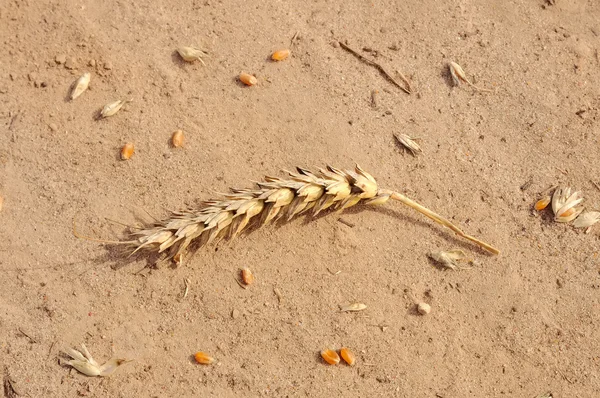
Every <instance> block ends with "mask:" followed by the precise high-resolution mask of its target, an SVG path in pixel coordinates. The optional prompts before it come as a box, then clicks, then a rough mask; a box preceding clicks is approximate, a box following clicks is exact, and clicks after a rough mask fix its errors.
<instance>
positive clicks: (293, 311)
mask: <svg viewBox="0 0 600 398" xmlns="http://www.w3.org/2000/svg"><path fill="white" fill-rule="evenodd" d="M296 33H298V35H297V38H296V40H295V41H294V43H293V44H290V41H291V39H292V37H293V36H294V35H295V34H296ZM337 41H343V42H347V43H348V44H349V45H350V46H351V47H352V48H354V49H356V50H357V51H358V52H359V53H360V54H362V55H364V56H365V57H367V58H369V59H372V60H375V61H376V62H378V63H380V64H381V65H383V66H385V68H386V69H387V70H388V71H389V72H390V73H391V74H392V75H393V76H395V77H397V76H398V75H397V74H396V71H400V72H402V73H403V74H404V75H406V77H408V78H409V79H410V81H411V82H412V86H413V88H414V93H413V94H412V95H408V94H406V93H404V92H403V91H401V90H400V89H399V88H397V87H395V86H394V85H393V84H391V83H390V82H389V81H388V80H386V79H385V78H384V77H383V76H382V75H381V74H380V73H379V72H378V71H377V70H376V69H374V68H373V67H371V66H369V65H367V64H365V63H362V62H361V61H360V60H358V59H357V58H356V57H354V56H353V55H351V54H349V53H348V52H346V51H344V50H343V49H342V48H340V47H339V46H337V45H335V44H336V42H337ZM0 42H1V46H2V50H1V55H0V196H2V197H3V198H4V203H3V206H2V210H1V211H0V275H1V276H0V278H1V281H2V286H1V287H0V372H3V373H4V374H3V377H4V378H5V380H8V378H10V379H11V380H12V381H13V382H12V384H13V386H14V388H15V389H16V390H17V392H18V393H20V396H24V397H75V396H94V397H107V396H111V397H134V396H135V397H176V396H200V395H202V396H213V397H234V396H235V397H254V396H273V397H301V396H310V397H324V396H328V397H331V396H338V395H339V396H345V397H349V396H354V397H366V396H371V397H375V396H376V397H411V398H414V397H432V398H454V397H455V398H461V397H532V398H535V397H538V396H539V395H541V394H543V393H545V392H548V391H550V392H552V393H553V397H565V398H566V397H594V396H599V395H600V377H599V376H600V375H599V372H598V366H599V360H600V343H599V342H600V331H599V330H600V320H599V310H600V306H599V304H600V303H599V294H600V290H599V289H600V278H599V276H600V275H599V271H600V264H599V261H600V260H599V258H598V252H599V251H600V247H599V246H600V240H599V236H600V235H599V234H600V227H598V225H596V227H595V229H594V228H593V229H592V230H591V232H590V233H589V234H585V233H583V231H578V230H575V229H574V228H573V227H572V226H570V225H564V224H558V223H555V222H553V220H552V215H551V212H541V213H539V212H535V211H533V210H532V205H533V203H535V201H536V200H537V199H539V195H540V193H541V192H543V191H544V190H545V189H547V188H548V187H550V186H552V185H568V186H573V187H575V188H577V189H580V190H582V191H583V192H584V195H585V197H586V200H585V202H584V204H585V205H586V207H587V208H589V209H596V210H597V209H598V208H599V207H600V190H599V189H598V188H597V185H594V183H596V184H598V183H600V162H599V161H598V159H600V145H599V132H600V130H599V129H600V128H599V118H600V90H599V82H600V61H599V54H598V51H599V49H600V2H598V1H595V0H568V1H567V0H556V4H549V2H547V1H544V0H506V1H491V0H471V1H467V0H450V1H431V0H410V1H391V0H383V1H373V2H368V1H357V0H347V1H335V2H333V1H332V2H330V1H324V0H315V1H309V2H305V1H257V2H241V1H240V2H235V1H229V0H223V1H218V0H189V1H186V0H173V1H168V2H167V1H150V0H138V1H135V2H133V1H91V0H89V1H75V0H67V1H59V0H44V1H34V0H5V1H2V2H0ZM182 45H193V46H197V47H200V48H204V49H206V50H207V51H208V52H209V53H210V56H209V57H207V58H206V60H205V62H206V65H205V66H203V65H202V64H201V63H199V62H196V63H193V64H188V63H183V62H182V61H181V59H180V58H179V57H178V55H177V54H176V53H175V49H176V48H177V47H178V46H182ZM279 48H291V51H292V55H291V57H290V58H289V59H287V60H285V61H283V62H279V63H274V62H270V61H269V60H268V57H269V55H270V54H271V52H272V51H274V50H276V49H279ZM450 61H455V62H457V63H459V64H460V65H461V66H462V67H463V68H464V70H465V72H466V73H467V76H468V77H469V78H470V79H472V80H473V82H474V83H475V84H477V85H478V86H482V87H487V88H491V89H493V90H494V92H493V93H481V92H477V91H476V90H474V89H473V88H471V87H469V86H467V85H464V84H463V85H461V86H458V87H454V86H453V84H452V80H451V78H450V75H449V73H448V68H447V65H448V62H450ZM86 71H88V72H90V73H91V83H90V87H89V89H88V91H86V92H85V93H84V94H83V95H82V96H81V97H79V98H78V99H76V100H75V101H72V102H70V101H68V100H67V97H68V94H69V87H70V85H71V84H72V83H73V82H74V81H75V80H76V79H77V77H79V76H80V75H81V74H82V73H83V72H86ZM241 71H246V72H249V73H252V74H255V76H256V77H257V79H258V84H257V85H256V86H255V87H251V88H248V87H244V86H242V85H241V84H240V83H239V82H238V81H237V80H236V76H237V75H238V74H239V73H240V72H241ZM373 91H376V92H377V94H376V103H373V101H372V92H373ZM117 99H133V102H131V103H129V104H127V105H126V106H125V107H124V108H123V109H122V110H121V111H120V112H119V113H118V114H116V115H115V116H113V117H112V118H108V119H104V120H96V118H95V117H96V114H97V113H98V111H99V110H100V109H101V108H102V106H103V105H105V104H106V103H109V102H111V101H114V100H117ZM177 129H182V130H183V131H184V132H185V135H186V141H185V147H184V148H179V149H177V148H171V147H169V139H170V136H171V134H172V132H173V131H175V130H177ZM394 133H396V134H398V133H405V134H408V135H410V136H414V137H418V138H420V141H419V143H420V145H421V147H422V149H423V153H422V154H420V155H418V156H416V157H413V156H411V155H410V154H407V153H406V152H405V151H403V150H402V149H401V148H399V146H398V145H397V144H396V142H395V141H394V137H393V134H394ZM126 142H133V143H134V144H135V147H136V152H135V154H134V155H133V157H132V158H131V159H130V160H128V161H122V160H120V159H119V150H120V147H121V146H122V145H123V144H124V143H126ZM354 163H359V164H360V165H361V166H362V167H363V168H364V169H365V170H367V171H369V172H370V173H371V174H373V175H374V176H375V177H376V178H377V180H378V182H379V184H380V185H381V186H383V187H386V188H390V189H395V190H398V191H400V192H403V193H405V194H406V195H408V196H409V197H411V198H413V199H415V200H418V201H419V202H421V203H423V204H424V205H426V206H428V207H430V208H432V209H434V210H435V211H437V212H439V213H440V214H442V215H445V216H446V217H448V218H449V219H451V220H452V221H453V222H455V223H456V224H458V225H460V226H461V227H463V228H464V229H465V230H466V231H467V232H468V233H471V234H473V235H476V236H478V237H480V238H481V239H483V240H485V241H487V242H490V243H492V244H493V245H495V246H497V247H499V248H500V249H501V250H502V253H501V255H499V256H492V255H488V254H487V253H485V252H484V251H482V250H480V249H478V248H477V247H475V246H473V245H471V244H468V243H465V242H464V241H462V240H459V239H457V238H456V237H455V236H454V234H453V233H451V232H449V231H448V230H445V229H444V228H442V227H440V226H438V225H435V224H433V223H432V222H431V221H429V220H428V219H426V218H425V217H423V216H421V215H419V214H418V213H415V212H414V211H412V210H410V209H408V208H407V207H405V206H403V205H401V204H399V203H388V204H387V205H386V206H385V207H383V208H379V209H362V208H360V209H359V208H357V209H352V210H351V211H348V212H347V213H344V214H342V215H341V216H340V215H337V214H328V215H326V216H324V217H318V218H317V219H315V220H311V219H310V218H305V217H301V218H298V219H296V220H293V221H292V222H290V223H288V224H285V225H280V226H268V227H265V228H263V229H260V230H257V231H254V232H252V233H251V234H248V235H246V236H243V237H241V238H239V239H237V240H235V241H233V242H230V243H222V244H220V245H218V246H216V247H214V246H212V247H207V248H204V249H202V250H200V251H198V252H197V253H196V254H195V255H194V256H193V257H189V259H188V260H187V261H186V263H185V264H184V265H183V266H180V267H178V268H172V267H170V266H169V264H158V265H157V266H156V267H153V268H149V267H147V266H148V264H147V263H146V262H145V261H144V257H138V258H134V259H133V261H131V260H128V259H127V258H124V257H119V256H117V255H115V253H114V252H112V251H109V250H107V246H105V245H103V244H100V243H97V242H91V241H86V240H80V239H77V238H75V237H74V236H73V233H72V223H73V220H76V222H77V225H78V228H79V229H80V231H81V232H82V233H84V234H85V235H87V236H92V237H96V238H101V239H122V238H124V237H125V236H126V232H127V228H126V227H124V226H122V225H120V224H118V223H116V222H115V221H118V222H120V223H123V224H127V225H138V224H140V223H148V222H151V221H152V217H156V218H164V217H166V216H167V215H168V211H167V210H169V209H170V210H177V209H183V208H185V207H187V206H195V205H197V204H198V203H199V201H201V200H206V199H210V198H212V197H214V196H215V193H217V192H224V191H226V190H227V189H228V188H229V187H247V186H251V181H252V180H258V179H260V178H261V177H262V176H263V175H265V174H269V175H282V174H281V172H280V170H281V169H291V168H293V167H294V166H302V167H307V168H318V167H322V166H324V165H325V164H331V165H334V166H337V167H340V168H351V167H353V165H354ZM340 217H341V218H342V220H343V221H344V222H345V223H342V222H340V221H339V219H340ZM111 220H112V221H111ZM451 248H461V249H463V250H465V251H466V252H467V254H468V255H469V257H471V258H473V259H474V260H476V261H475V264H474V266H473V267H472V268H470V269H468V270H460V271H451V270H442V269H439V268H437V267H435V266H434V265H433V264H432V262H431V261H430V260H428V258H427V256H426V254H427V253H428V252H429V251H432V250H439V249H451ZM243 266H248V267H250V268H251V269H252V271H253V272H254V274H255V276H256V282H255V283H254V284H253V285H251V286H250V287H249V288H247V289H243V288H241V287H240V286H239V285H238V284H237V283H236V281H235V276H237V275H238V272H239V270H240V268H241V267H243ZM338 271H341V272H340V273H337V272H338ZM186 278H187V279H189V281H190V286H189V293H188V295H187V297H185V298H183V297H182V296H183V292H184V280H185V279H186ZM420 301H424V302H427V303H429V304H430V305H431V308H432V310H431V313H430V314H429V315H427V316H419V315H418V314H417V313H416V311H415V304H416V303H417V302H420ZM352 302H362V303H365V304H366V305H367V306H368V308H367V309H366V310H364V311H362V312H358V313H344V312H340V311H339V305H343V304H347V303H352ZM82 342H85V344H86V345H87V347H88V348H89V349H90V351H91V353H92V354H93V355H94V356H95V357H96V358H97V359H98V360H99V361H105V360H107V359H108V358H110V357H111V356H112V355H117V356H124V357H127V358H132V359H135V360H134V361H133V362H130V363H127V364H126V365H123V366H122V367H121V368H119V369H118V370H117V372H115V374H114V375H112V376H111V377H109V378H90V377H86V376H83V375H81V374H79V373H78V372H76V371H75V370H70V369H69V368H68V367H61V366H60V365H59V360H58V358H59V353H60V352H61V351H62V350H64V349H66V348H69V347H76V346H79V344H80V343H82ZM342 346H347V347H350V348H351V349H352V350H353V351H354V352H355V353H356V356H357V364H356V366H354V367H349V366H343V365H338V366H328V365H326V364H324V363H323V361H322V360H321V359H320V357H319V352H320V350H322V349H324V348H332V349H339V348H340V347H342ZM196 351H205V352H208V353H210V354H212V355H213V356H214V357H215V358H216V359H217V362H216V363H215V364H213V365H211V366H202V365H198V364H196V363H194V361H193V359H192V355H193V354H194V353H195V352H196ZM7 375H8V376H7ZM6 393H7V392H6V391H5V394H6ZM7 396H9V397H10V395H7Z"/></svg>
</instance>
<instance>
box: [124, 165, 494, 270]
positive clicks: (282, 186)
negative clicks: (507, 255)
mask: <svg viewBox="0 0 600 398" xmlns="http://www.w3.org/2000/svg"><path fill="white" fill-rule="evenodd" d="M288 174H289V178H288V179H281V178H277V177H269V176H267V177H265V178H264V181H262V182H257V183H256V184H257V188H255V189H232V190H231V193H229V194H224V195H223V199H221V200H210V201H207V202H204V203H203V205H202V206H201V207H200V208H199V209H190V210H187V211H181V212H173V213H172V215H171V217H170V218H168V219H166V220H163V221H160V222H157V223H154V224H153V225H152V226H151V227H149V228H146V229H143V230H140V231H138V232H135V233H134V236H136V237H137V238H136V239H134V240H130V241H125V242H120V243H124V244H129V245H132V246H133V247H134V249H135V250H134V253H135V252H137V251H138V250H141V249H151V250H158V252H159V253H162V252H165V251H167V250H168V253H169V257H171V258H175V259H176V260H177V259H178V258H181V256H182V255H183V253H184V252H185V250H186V249H187V248H188V246H189V245H190V244H191V243H192V242H194V243H197V244H198V246H199V247H202V246H204V245H207V244H210V243H212V242H217V241H219V240H221V239H223V238H225V239H233V238H235V237H236V236H238V235H239V234H240V233H241V232H242V231H243V230H244V229H246V228H247V227H248V226H249V225H251V224H255V225H258V226H262V225H266V224H268V223H270V222H271V221H275V220H278V219H283V220H285V221H288V220H290V219H292V218H293V217H294V216H297V215H299V214H302V213H308V212H311V213H312V215H313V216H316V215H317V214H319V213H320V212H321V211H323V210H325V209H328V208H334V209H337V210H339V211H341V210H344V209H347V208H349V207H351V206H354V205H356V204H359V203H361V204H366V205H380V204H384V203H385V202H387V201H388V200H389V199H394V200H399V201H400V202H402V203H404V204H405V205H407V206H409V207H411V208H413V209H415V210H417V211H418V212H420V213H422V214H424V215H425V216H427V217H429V218H430V219H432V220H433V221H435V222H437V223H439V224H441V225H443V226H445V227H447V228H449V229H451V230H452V231H454V232H455V233H456V234H457V235H459V236H461V237H462V238H464V239H467V240H469V241H471V242H473V243H475V244H477V245H479V246H481V247H483V248H484V249H486V250H488V251H490V252H491V253H494V254H498V253H500V251H499V250H498V249H496V248H494V247H493V246H491V245H489V244H487V243H485V242H482V241H481V240H479V239H476V238H474V237H472V236H469V235H467V234H465V233H464V232H463V231H462V230H461V229H460V228H458V227H457V226H455V225H454V224H452V223H451V222H450V221H448V220H446V219H445V218H443V217H442V216H440V215H438V214H436V213H435V212H433V211H431V210H429V209H427V208H426V207H424V206H422V205H420V204H419V203H417V202H415V201H413V200H411V199H409V198H407V197H406V196H404V195H402V194H400V193H398V192H394V191H391V190H386V189H380V188H379V187H378V185H377V182H376V181H375V179H374V178H373V177H372V176H371V175H370V174H368V173H367V172H365V171H364V170H363V169H361V168H360V166H358V165H357V166H356V168H355V169H354V170H345V171H342V170H339V169H336V168H334V167H331V166H327V168H326V169H321V170H319V173H312V172H310V171H309V170H305V169H302V168H297V169H296V172H288Z"/></svg>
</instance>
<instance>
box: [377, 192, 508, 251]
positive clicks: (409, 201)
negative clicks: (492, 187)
mask: <svg viewBox="0 0 600 398" xmlns="http://www.w3.org/2000/svg"><path fill="white" fill-rule="evenodd" d="M380 192H381V193H385V194H389V195H390V198H391V199H394V200H398V201H400V202H402V203H404V204H405V205H407V206H408V207H410V208H412V209H414V210H416V211H418V212H419V213H421V214H423V215H425V216H426V217H429V218H430V219H432V220H433V221H435V222H437V223H438V224H441V225H443V226H444V227H446V228H449V229H451V230H452V231H454V232H455V233H456V234H457V235H459V236H460V237H462V238H464V239H467V240H470V241H471V242H473V243H476V244H477V245H479V246H481V247H483V248H484V249H486V250H487V251H489V252H491V253H494V254H500V250H498V249H496V248H495V247H493V246H492V245H490V244H488V243H485V242H483V241H481V240H479V239H477V238H475V237H473V236H470V235H467V234H465V233H464V232H463V231H462V230H461V229H460V228H458V227H457V226H456V225H454V224H452V223H451V222H450V221H448V220H446V219H445V218H444V217H442V216H440V215H439V214H437V213H435V212H434V211H432V210H429V209H428V208H426V207H425V206H423V205H420V204H419V203H417V202H415V201H414V200H412V199H410V198H407V197H406V196H404V195H402V194H401V193H399V192H394V191H389V192H388V191H386V190H380Z"/></svg>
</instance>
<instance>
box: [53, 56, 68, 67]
mask: <svg viewBox="0 0 600 398" xmlns="http://www.w3.org/2000/svg"><path fill="white" fill-rule="evenodd" d="M54 62H56V63H57V64H59V65H62V64H64V63H65V62H67V56H66V55H65V54H59V55H57V56H56V58H55V59H54Z"/></svg>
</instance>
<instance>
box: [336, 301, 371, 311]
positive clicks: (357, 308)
mask: <svg viewBox="0 0 600 398" xmlns="http://www.w3.org/2000/svg"><path fill="white" fill-rule="evenodd" d="M365 309H367V306H366V305H365V304H363V303H352V304H348V305H342V306H340V311H342V312H357V311H362V310H365Z"/></svg>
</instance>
